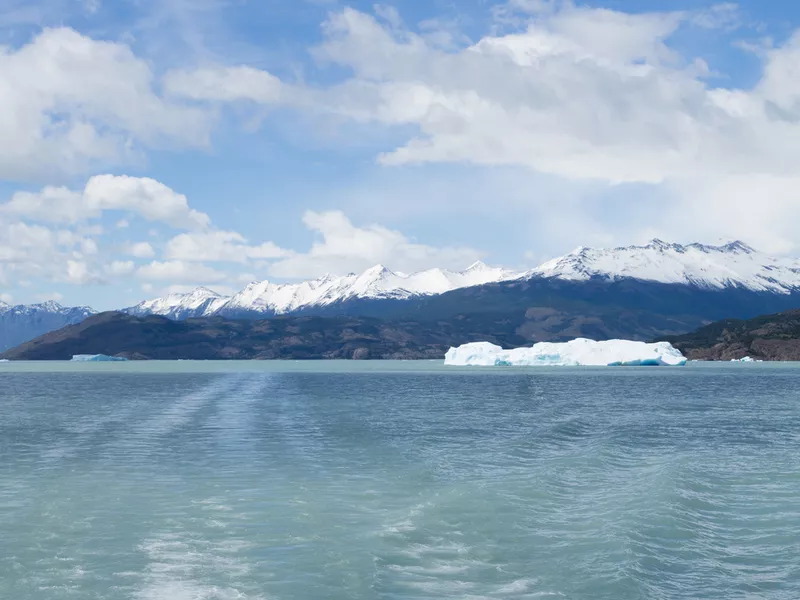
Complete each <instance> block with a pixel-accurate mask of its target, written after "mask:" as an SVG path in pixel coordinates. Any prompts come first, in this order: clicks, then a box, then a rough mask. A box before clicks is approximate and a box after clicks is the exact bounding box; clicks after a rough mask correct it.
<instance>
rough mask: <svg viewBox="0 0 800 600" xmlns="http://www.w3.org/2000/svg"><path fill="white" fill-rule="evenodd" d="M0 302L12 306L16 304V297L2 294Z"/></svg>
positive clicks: (0, 294)
mask: <svg viewBox="0 0 800 600" xmlns="http://www.w3.org/2000/svg"><path fill="white" fill-rule="evenodd" d="M0 302H5V303H6V304H11V303H12V302H14V296H12V295H11V294H8V293H6V292H2V293H0Z"/></svg>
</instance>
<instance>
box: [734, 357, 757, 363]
mask: <svg viewBox="0 0 800 600" xmlns="http://www.w3.org/2000/svg"><path fill="white" fill-rule="evenodd" d="M731 362H746V363H750V362H764V361H763V360H756V359H754V358H752V357H750V356H745V357H743V358H732V359H731Z"/></svg>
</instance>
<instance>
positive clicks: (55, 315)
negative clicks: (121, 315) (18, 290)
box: [0, 301, 95, 351]
mask: <svg viewBox="0 0 800 600" xmlns="http://www.w3.org/2000/svg"><path fill="white" fill-rule="evenodd" d="M94 313H95V311H94V310H92V309H91V308H89V307H88V306H76V307H66V306H61V305H60V304H59V303H58V302H52V301H48V302H43V303H41V304H18V305H16V306H11V305H9V304H6V303H4V302H0V351H2V350H7V349H9V348H13V347H14V346H18V345H19V344H22V343H24V342H27V341H28V340H32V339H33V338H35V337H38V336H40V335H43V334H45V333H48V332H50V331H55V330H56V329H61V328H62V327H65V326H67V325H74V324H75V323H80V322H81V321H83V320H84V319H85V318H86V317H88V316H90V315H93V314H94Z"/></svg>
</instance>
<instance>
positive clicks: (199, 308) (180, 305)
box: [124, 287, 228, 320]
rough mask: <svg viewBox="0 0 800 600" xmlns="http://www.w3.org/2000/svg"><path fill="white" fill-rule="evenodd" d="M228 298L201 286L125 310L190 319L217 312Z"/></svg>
mask: <svg viewBox="0 0 800 600" xmlns="http://www.w3.org/2000/svg"><path fill="white" fill-rule="evenodd" d="M227 300H228V297H227V296H222V295H221V294H218V293H217V292H215V291H213V290H210V289H208V288H205V287H199V288H197V289H194V290H192V291H191V292H188V293H183V294H180V293H175V294H169V295H168V296H165V297H164V298H156V299H155V300H146V301H144V302H140V303H139V304H137V305H136V306H132V307H130V308H126V309H125V311H124V312H127V313H129V314H131V315H136V316H144V315H161V316H164V317H169V318H170V319H176V320H181V319H190V318H193V317H206V316H210V315H213V314H215V313H216V312H217V310H219V308H220V307H221V306H222V305H223V304H225V302H227Z"/></svg>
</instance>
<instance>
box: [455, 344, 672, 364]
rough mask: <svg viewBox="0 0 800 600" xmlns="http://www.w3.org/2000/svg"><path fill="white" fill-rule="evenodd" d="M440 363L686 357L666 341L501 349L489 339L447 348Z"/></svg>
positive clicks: (657, 360)
mask: <svg viewBox="0 0 800 600" xmlns="http://www.w3.org/2000/svg"><path fill="white" fill-rule="evenodd" d="M444 364H446V365H456V366H484V367H488V366H521V367H527V366H570V367H571V366H609V367H612V366H654V365H659V366H682V365H685V364H686V358H685V357H684V356H683V354H681V353H680V351H679V350H677V349H675V348H674V347H673V346H672V344H670V343H668V342H657V343H654V344H647V343H645V342H633V341H629V340H608V341H605V342H596V341H594V340H587V339H584V338H578V339H575V340H572V341H569V342H564V343H555V342H539V343H538V344H534V345H533V346H532V347H530V348H514V349H513V350H503V349H502V348H501V347H500V346H495V345H494V344H490V343H489V342H474V343H471V344H464V345H463V346H459V347H458V348H450V350H448V351H447V354H446V355H445V359H444Z"/></svg>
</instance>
